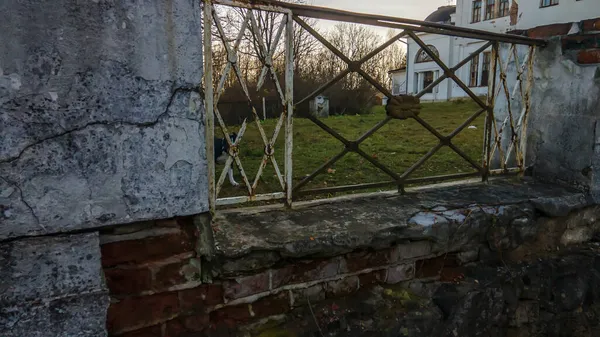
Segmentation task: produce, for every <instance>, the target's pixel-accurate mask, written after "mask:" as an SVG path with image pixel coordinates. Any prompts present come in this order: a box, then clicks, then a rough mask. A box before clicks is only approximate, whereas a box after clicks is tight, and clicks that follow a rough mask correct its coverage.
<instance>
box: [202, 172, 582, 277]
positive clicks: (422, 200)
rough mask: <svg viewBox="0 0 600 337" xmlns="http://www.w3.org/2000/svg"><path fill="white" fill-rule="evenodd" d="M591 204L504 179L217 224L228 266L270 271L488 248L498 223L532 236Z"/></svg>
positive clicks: (231, 214)
mask: <svg viewBox="0 0 600 337" xmlns="http://www.w3.org/2000/svg"><path fill="white" fill-rule="evenodd" d="M591 204H592V201H591V199H590V198H588V197H587V196H586V195H584V194H582V193H581V192H578V191H575V190H570V189H567V188H564V187H560V186H554V185H545V184H536V183H527V182H522V181H516V180H500V181H496V182H492V183H489V184H475V185H467V186H453V187H447V188H441V189H436V190H426V191H423V192H414V193H408V194H406V195H401V196H400V195H396V196H382V197H372V198H369V199H355V200H347V201H344V202H338V203H333V204H324V205H318V206H307V207H300V208H298V209H294V210H292V211H290V210H267V211H262V210H261V209H245V210H234V211H228V212H223V213H221V214H220V215H218V216H217V217H216V218H215V219H214V227H215V246H216V254H217V255H218V256H219V257H222V258H224V259H227V260H231V259H239V258H242V257H244V258H245V260H246V261H244V262H242V261H240V263H241V264H242V265H244V266H241V265H240V266H239V268H242V269H243V268H248V265H250V268H252V267H256V268H261V267H263V268H264V267H268V265H269V264H275V263H276V262H277V261H278V260H279V259H280V258H289V257H292V258H304V257H331V256H336V255H340V254H345V253H348V252H351V251H355V250H360V249H375V250H377V249H384V248H387V247H390V246H393V245H394V244H398V243H402V242H407V241H423V240H427V241H431V242H432V243H433V251H434V252H435V251H436V250H437V251H442V250H444V251H448V250H452V246H457V247H458V246H460V247H464V246H465V245H468V244H469V243H471V242H472V243H473V244H476V243H479V242H481V236H484V237H485V235H486V234H487V229H488V227H489V226H490V225H492V224H504V225H506V226H508V225H509V224H510V223H512V222H514V221H515V219H520V220H519V223H520V224H521V227H523V226H524V227H525V229H526V227H527V224H529V223H530V222H531V220H532V219H534V216H535V214H536V213H537V214H540V213H541V214H542V215H546V216H553V217H556V216H566V215H568V214H569V212H571V211H573V210H576V209H581V208H584V207H586V206H589V205H591ZM523 224H524V225H523ZM515 226H516V225H515ZM525 229H524V230H525ZM519 235H524V234H523V233H519ZM265 252H268V253H265ZM263 257H265V258H264V259H263ZM265 264H266V265H265ZM235 268H236V267H233V269H235ZM252 269H253V268H252Z"/></svg>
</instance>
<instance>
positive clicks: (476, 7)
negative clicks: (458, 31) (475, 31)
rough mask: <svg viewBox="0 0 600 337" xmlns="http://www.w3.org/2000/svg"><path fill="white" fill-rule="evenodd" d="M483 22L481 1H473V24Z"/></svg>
mask: <svg viewBox="0 0 600 337" xmlns="http://www.w3.org/2000/svg"><path fill="white" fill-rule="evenodd" d="M479 21H481V0H475V1H473V12H472V13H471V22H472V23H475V22H479Z"/></svg>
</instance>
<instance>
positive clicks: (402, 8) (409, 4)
mask: <svg viewBox="0 0 600 337" xmlns="http://www.w3.org/2000/svg"><path fill="white" fill-rule="evenodd" d="M455 2H456V1H453V0H309V3H310V4H312V5H314V6H322V7H330V8H337V9H344V10H348V11H353V12H361V13H372V14H382V15H388V16H396V17H402V18H408V19H416V20H424V19H425V18H426V17H427V16H428V15H429V14H431V13H432V12H433V11H435V10H436V9H437V8H438V7H440V6H445V5H448V4H455ZM329 25H330V23H327V24H325V22H323V23H322V24H321V26H323V27H327V26H329ZM379 31H380V32H381V33H382V34H385V31H386V29H382V30H379Z"/></svg>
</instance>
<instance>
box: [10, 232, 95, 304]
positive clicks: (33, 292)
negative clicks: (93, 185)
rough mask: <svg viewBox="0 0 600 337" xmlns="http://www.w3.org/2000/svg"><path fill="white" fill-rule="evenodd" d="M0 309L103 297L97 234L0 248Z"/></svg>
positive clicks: (40, 240) (23, 241)
mask: <svg viewBox="0 0 600 337" xmlns="http://www.w3.org/2000/svg"><path fill="white" fill-rule="evenodd" d="M0 280H2V282H1V285H0V307H4V306H10V305H13V304H17V303H21V304H22V303H28V302H38V301H43V300H44V299H51V298H62V297H69V296H78V295H79V294H82V293H105V292H106V287H105V284H104V280H103V278H102V269H101V266H100V249H99V241H98V234H97V233H92V234H78V235H69V236H57V237H48V238H45V237H42V238H31V239H22V240H18V241H12V242H6V243H1V244H0Z"/></svg>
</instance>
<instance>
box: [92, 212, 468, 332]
mask: <svg viewBox="0 0 600 337" xmlns="http://www.w3.org/2000/svg"><path fill="white" fill-rule="evenodd" d="M197 241H198V231H197V230H196V229H195V228H194V224H193V222H192V221H191V219H186V218H183V219H177V220H169V221H157V222H153V223H145V224H136V225H133V226H126V227H123V228H117V229H115V230H114V231H113V232H109V233H105V234H104V235H102V253H103V265H104V272H105V276H106V281H107V284H108V287H109V289H110V293H111V305H110V308H109V311H108V321H107V327H108V330H109V334H110V335H111V336H126V337H133V336H135V337H141V336H149V337H150V336H160V337H179V336H190V335H194V336H201V335H202V332H209V331H210V332H214V331H219V330H220V329H231V328H236V327H239V326H242V325H245V324H248V323H252V322H255V321H257V320H259V319H261V318H266V317H271V316H279V315H282V314H285V313H288V312H289V311H291V310H293V309H294V308H297V307H299V306H302V305H305V304H306V303H307V301H308V300H310V302H311V303H317V302H318V301H321V300H324V299H326V298H331V297H338V296H344V295H348V294H351V293H353V292H355V291H357V290H358V289H359V288H361V287H367V286H371V285H373V284H376V283H392V284H394V283H398V282H401V281H405V280H409V279H413V278H415V277H418V278H438V277H441V278H442V279H445V280H448V281H451V280H454V279H456V278H457V277H460V275H461V269H460V267H459V265H458V262H457V258H456V256H455V255H443V256H433V255H432V254H431V245H430V243H428V242H426V241H422V242H413V243H406V244H402V245H397V246H394V247H391V248H389V249H385V250H381V251H368V252H367V251H364V252H353V253H350V254H345V255H343V256H337V257H333V258H327V259H312V260H292V261H288V263H287V264H285V265H282V266H279V267H277V268H273V269H268V270H262V271H258V272H256V273H254V274H252V275H244V276H237V277H235V276H232V277H224V276H221V277H217V280H216V281H215V282H214V283H213V284H202V282H201V281H200V271H201V269H202V266H201V263H200V259H198V257H197V256H196V253H195V245H196V242H197Z"/></svg>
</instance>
